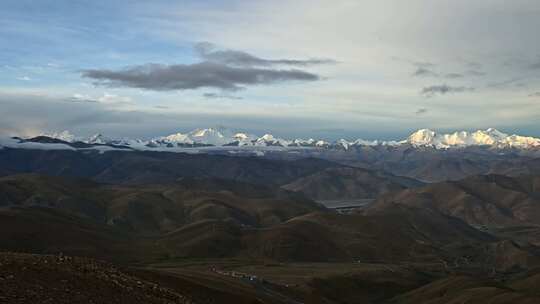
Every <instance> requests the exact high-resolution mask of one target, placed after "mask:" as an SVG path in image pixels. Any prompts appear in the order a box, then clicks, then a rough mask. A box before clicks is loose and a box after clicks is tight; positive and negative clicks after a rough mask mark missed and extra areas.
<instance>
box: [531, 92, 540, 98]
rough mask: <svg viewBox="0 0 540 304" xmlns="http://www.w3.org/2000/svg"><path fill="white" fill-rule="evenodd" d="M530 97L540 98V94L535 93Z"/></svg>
mask: <svg viewBox="0 0 540 304" xmlns="http://www.w3.org/2000/svg"><path fill="white" fill-rule="evenodd" d="M529 97H540V92H534V93H532V94H529Z"/></svg>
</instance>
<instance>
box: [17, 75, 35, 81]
mask: <svg viewBox="0 0 540 304" xmlns="http://www.w3.org/2000/svg"><path fill="white" fill-rule="evenodd" d="M16 79H17V80H20V81H30V80H32V78H30V77H28V76H21V77H17V78H16Z"/></svg>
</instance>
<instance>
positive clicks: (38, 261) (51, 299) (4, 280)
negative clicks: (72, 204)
mask: <svg viewBox="0 0 540 304" xmlns="http://www.w3.org/2000/svg"><path fill="white" fill-rule="evenodd" d="M0 291H1V292H0V303H10V304H27V303H28V304H30V303H50V304H57V303H58V304H62V303H66V304H67V303H96V304H109V303H125V304H128V303H148V304H172V303H175V304H188V303H193V302H192V301H191V300H190V299H188V298H187V297H185V296H183V295H182V294H180V293H178V292H176V291H174V290H172V289H169V288H165V287H163V286H160V285H158V284H156V283H153V282H149V281H147V280H143V279H141V278H138V277H135V276H133V275H130V274H128V273H126V272H123V271H121V270H119V269H118V268H116V267H115V266H113V265H111V264H107V263H103V262H98V261H95V260H92V259H86V258H74V257H67V256H63V255H56V256H52V255H32V254H20V253H0Z"/></svg>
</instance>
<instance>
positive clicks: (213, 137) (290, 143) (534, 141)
mask: <svg viewBox="0 0 540 304" xmlns="http://www.w3.org/2000/svg"><path fill="white" fill-rule="evenodd" d="M40 137H41V138H50V139H54V140H59V141H61V142H66V143H71V144H72V143H78V142H79V143H84V144H87V145H96V146H100V145H101V146H103V145H108V146H113V147H114V146H118V147H120V146H122V147H129V148H131V149H135V150H154V149H156V150H174V149H180V150H185V149H187V148H201V147H224V148H232V147H241V148H250V147H253V148H258V147H281V148H295V147H296V148H298V147H312V148H320V149H323V148H324V149H330V148H339V149H344V150H348V149H350V148H352V147H358V146H400V145H411V146H414V147H433V148H437V149H449V148H463V147H469V146H490V147H494V148H519V149H528V148H535V147H538V148H540V138H535V137H526V136H520V135H508V134H506V133H503V132H501V131H498V130H496V129H493V128H489V129H486V130H478V131H474V132H467V131H459V132H454V133H450V134H439V133H437V132H435V131H432V130H429V129H421V130H418V131H416V132H414V133H413V134H411V135H410V136H409V137H408V138H406V139H404V140H401V141H378V140H374V141H369V140H363V139H357V140H354V141H348V140H345V139H340V140H337V141H334V142H328V141H324V140H317V139H312V138H310V139H292V140H291V139H283V138H278V137H274V136H273V135H271V134H265V135H263V136H257V135H254V134H249V133H244V132H233V131H231V130H228V129H225V128H207V129H196V130H193V131H191V132H187V133H175V134H171V135H167V136H162V137H157V138H153V139H150V140H140V139H125V138H124V139H111V138H108V137H106V136H103V135H102V134H96V135H93V136H91V137H89V138H81V137H77V136H75V135H73V134H71V133H70V132H68V131H63V132H59V133H50V134H42V135H41V136H40ZM3 142H4V144H2V143H3ZM3 142H2V141H0V147H1V146H2V145H3V146H12V145H14V144H16V143H15V142H11V144H6V141H5V140H4V141H3ZM30 142H35V140H33V139H21V142H19V143H26V144H29V143H30ZM61 142H60V143H58V142H56V143H55V144H61ZM49 144H50V143H49Z"/></svg>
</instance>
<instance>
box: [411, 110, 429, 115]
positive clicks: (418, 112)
mask: <svg viewBox="0 0 540 304" xmlns="http://www.w3.org/2000/svg"><path fill="white" fill-rule="evenodd" d="M427 112H428V110H427V109H426V108H420V109H418V110H416V112H414V114H416V115H422V114H426V113H427Z"/></svg>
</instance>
